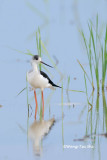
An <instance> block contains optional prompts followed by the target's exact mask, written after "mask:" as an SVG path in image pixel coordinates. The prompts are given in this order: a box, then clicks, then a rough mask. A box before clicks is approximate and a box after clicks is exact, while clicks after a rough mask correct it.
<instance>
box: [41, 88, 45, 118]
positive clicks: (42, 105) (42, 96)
mask: <svg viewBox="0 0 107 160" xmlns="http://www.w3.org/2000/svg"><path fill="white" fill-rule="evenodd" d="M41 92H42V119H44V97H43V91H41Z"/></svg>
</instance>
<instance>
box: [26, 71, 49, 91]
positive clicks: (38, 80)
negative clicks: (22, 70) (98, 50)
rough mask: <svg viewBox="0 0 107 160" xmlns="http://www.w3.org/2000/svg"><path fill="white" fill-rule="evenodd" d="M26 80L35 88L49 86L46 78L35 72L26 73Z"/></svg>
mask: <svg viewBox="0 0 107 160" xmlns="http://www.w3.org/2000/svg"><path fill="white" fill-rule="evenodd" d="M27 81H28V82H29V83H30V85H31V86H32V87H33V88H34V89H36V88H41V89H44V88H47V87H49V83H48V79H46V78H44V77H43V76H42V75H40V73H39V74H37V73H35V72H31V73H27Z"/></svg>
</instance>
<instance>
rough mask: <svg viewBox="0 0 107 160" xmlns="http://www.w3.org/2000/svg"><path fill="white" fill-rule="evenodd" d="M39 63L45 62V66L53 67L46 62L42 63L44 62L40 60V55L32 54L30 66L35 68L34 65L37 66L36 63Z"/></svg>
mask: <svg viewBox="0 0 107 160" xmlns="http://www.w3.org/2000/svg"><path fill="white" fill-rule="evenodd" d="M40 63H42V64H45V65H47V66H49V67H51V68H53V67H52V66H50V65H48V64H46V63H44V62H43V61H42V60H41V57H40V56H38V55H34V56H33V57H32V60H31V64H32V66H33V67H34V68H35V66H37V65H38V64H40Z"/></svg>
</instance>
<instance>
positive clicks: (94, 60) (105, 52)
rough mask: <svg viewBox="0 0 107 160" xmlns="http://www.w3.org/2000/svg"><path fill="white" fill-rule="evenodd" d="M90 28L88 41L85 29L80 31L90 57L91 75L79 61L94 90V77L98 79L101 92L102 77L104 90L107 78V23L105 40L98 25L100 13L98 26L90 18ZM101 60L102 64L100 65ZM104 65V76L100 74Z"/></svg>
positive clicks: (97, 82) (98, 87)
mask: <svg viewBox="0 0 107 160" xmlns="http://www.w3.org/2000/svg"><path fill="white" fill-rule="evenodd" d="M88 29H89V37H88V41H87V38H86V36H85V34H84V32H83V30H82V31H81V32H80V33H81V36H82V39H83V42H84V45H85V49H86V53H87V57H88V63H89V69H90V75H91V80H90V78H89V77H90V76H89V75H88V74H87V73H86V71H85V69H84V68H83V66H82V64H81V63H80V62H79V61H78V63H79V65H80V66H81V68H82V70H83V72H84V74H85V75H86V77H87V79H88V80H89V82H90V83H91V85H92V88H93V90H94V89H95V81H94V77H95V79H96V84H97V92H98V93H99V89H100V78H101V79H102V90H104V87H105V79H106V70H107V25H106V29H105V38H104V40H102V39H101V37H100V34H99V27H98V15H97V17H96V27H94V25H93V23H92V21H91V20H90V21H89V23H88ZM100 60H102V61H101V63H102V65H100ZM100 66H101V67H102V77H101V75H100V68H101V67H100Z"/></svg>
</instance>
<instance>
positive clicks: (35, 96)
mask: <svg viewBox="0 0 107 160" xmlns="http://www.w3.org/2000/svg"><path fill="white" fill-rule="evenodd" d="M34 96H35V102H36V108H35V120H36V114H37V109H38V102H37V98H36V91H35V90H34Z"/></svg>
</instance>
